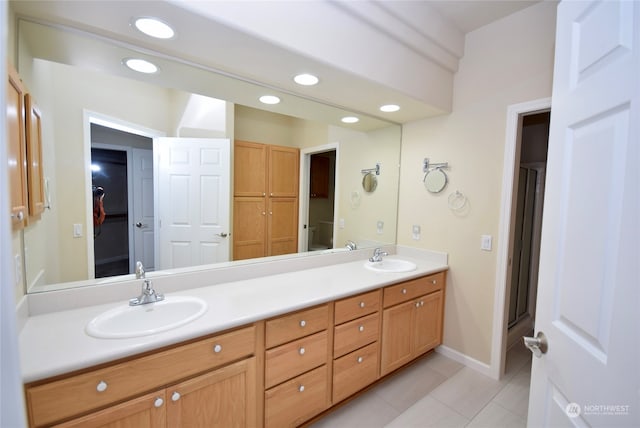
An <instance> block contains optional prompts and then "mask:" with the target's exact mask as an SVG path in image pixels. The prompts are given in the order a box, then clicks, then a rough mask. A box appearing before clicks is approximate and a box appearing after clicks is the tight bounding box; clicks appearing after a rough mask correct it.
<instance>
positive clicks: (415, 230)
mask: <svg viewBox="0 0 640 428" xmlns="http://www.w3.org/2000/svg"><path fill="white" fill-rule="evenodd" d="M411 237H412V238H413V239H414V241H419V240H420V225H419V224H414V225H413V227H412V228H411Z"/></svg>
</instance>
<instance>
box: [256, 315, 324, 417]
mask: <svg viewBox="0 0 640 428" xmlns="http://www.w3.org/2000/svg"><path fill="white" fill-rule="evenodd" d="M332 308H333V305H328V304H325V305H321V306H318V307H315V308H311V309H306V310H302V311H298V312H295V313H292V314H287V315H283V316H281V317H277V318H274V319H271V320H268V321H267V322H266V327H265V343H266V348H267V349H266V350H265V388H266V390H265V394H264V400H265V401H264V407H265V416H264V417H265V419H264V420H265V426H267V427H278V428H280V427H295V426H298V425H300V424H301V423H302V422H304V421H306V420H308V419H310V418H312V417H313V416H315V415H317V414H319V413H321V412H322V411H324V410H326V409H327V408H328V407H329V405H330V399H329V392H330V382H331V378H330V370H331V364H327V363H328V362H329V358H330V357H329V354H330V349H331V346H330V344H331V339H332V335H330V334H329V332H330V330H328V326H329V325H330V319H331V317H332V316H333V312H332V310H331V309H332Z"/></svg>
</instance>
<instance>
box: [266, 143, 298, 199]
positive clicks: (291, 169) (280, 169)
mask: <svg viewBox="0 0 640 428" xmlns="http://www.w3.org/2000/svg"><path fill="white" fill-rule="evenodd" d="M299 163H300V151H299V150H298V149H296V148H294V147H281V146H269V196H271V197H274V198H297V197H298V181H299V179H300V177H299V173H298V165H299Z"/></svg>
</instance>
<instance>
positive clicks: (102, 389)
mask: <svg viewBox="0 0 640 428" xmlns="http://www.w3.org/2000/svg"><path fill="white" fill-rule="evenodd" d="M107 386H109V385H107V382H105V381H103V380H101V381H100V383H99V384H98V386H96V391H98V392H105V391H106V390H107Z"/></svg>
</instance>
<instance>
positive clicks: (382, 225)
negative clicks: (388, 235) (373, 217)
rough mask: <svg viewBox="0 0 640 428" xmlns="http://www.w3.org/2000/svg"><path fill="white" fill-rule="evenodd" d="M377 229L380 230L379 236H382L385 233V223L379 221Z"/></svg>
mask: <svg viewBox="0 0 640 428" xmlns="http://www.w3.org/2000/svg"><path fill="white" fill-rule="evenodd" d="M376 228H377V230H378V235H382V232H383V231H384V221H382V220H378V223H377V225H376Z"/></svg>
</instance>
